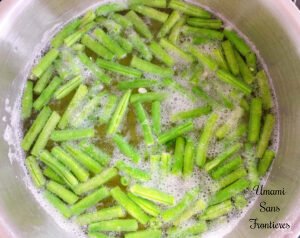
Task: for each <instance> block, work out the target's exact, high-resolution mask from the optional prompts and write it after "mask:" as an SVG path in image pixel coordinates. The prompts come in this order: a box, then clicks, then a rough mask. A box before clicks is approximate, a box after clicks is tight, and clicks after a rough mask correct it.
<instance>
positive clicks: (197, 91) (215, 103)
mask: <svg viewBox="0 0 300 238" xmlns="http://www.w3.org/2000/svg"><path fill="white" fill-rule="evenodd" d="M192 92H193V93H194V94H195V95H197V96H198V97H199V98H201V99H202V100H204V101H205V102H207V103H208V104H209V105H212V106H218V105H219V102H218V101H216V100H215V99H214V98H212V97H211V96H209V95H208V94H207V92H205V91H204V90H203V89H202V88H200V87H199V86H198V87H193V88H192Z"/></svg>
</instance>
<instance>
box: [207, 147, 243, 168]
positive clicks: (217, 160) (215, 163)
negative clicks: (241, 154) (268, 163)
mask: <svg viewBox="0 0 300 238" xmlns="http://www.w3.org/2000/svg"><path fill="white" fill-rule="evenodd" d="M242 147H243V145H242V144H241V143H236V144H234V145H232V146H230V147H228V148H226V150H224V151H223V152H222V153H220V154H219V155H218V156H217V157H216V158H214V159H213V160H211V161H209V162H207V163H206V164H205V165H204V169H205V170H206V171H207V172H210V171H211V170H212V169H214V168H215V167H217V166H218V165H219V164H220V163H222V162H223V161H225V160H227V159H228V158H229V157H230V156H232V155H233V154H235V153H236V152H238V151H239V150H240V149H241V148H242Z"/></svg>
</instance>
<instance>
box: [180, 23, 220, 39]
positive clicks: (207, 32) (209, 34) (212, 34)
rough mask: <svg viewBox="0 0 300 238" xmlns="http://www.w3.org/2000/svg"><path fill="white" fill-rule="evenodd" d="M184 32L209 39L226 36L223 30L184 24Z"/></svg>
mask: <svg viewBox="0 0 300 238" xmlns="http://www.w3.org/2000/svg"><path fill="white" fill-rule="evenodd" d="M182 33H183V34H184V35H187V36H194V37H201V38H204V39H209V40H223V38H224V34H223V32H220V31H217V30H212V29H206V28H197V27H192V26H183V27H182Z"/></svg>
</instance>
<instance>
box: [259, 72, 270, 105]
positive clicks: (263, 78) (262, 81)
mask: <svg viewBox="0 0 300 238" xmlns="http://www.w3.org/2000/svg"><path fill="white" fill-rule="evenodd" d="M256 78H257V83H258V87H259V92H260V96H261V98H262V103H263V108H264V109H265V110H268V109H270V108H272V107H273V101H272V94H271V90H270V85H269V82H268V78H267V75H266V73H265V71H263V70H261V71H259V72H258V73H257V74H256Z"/></svg>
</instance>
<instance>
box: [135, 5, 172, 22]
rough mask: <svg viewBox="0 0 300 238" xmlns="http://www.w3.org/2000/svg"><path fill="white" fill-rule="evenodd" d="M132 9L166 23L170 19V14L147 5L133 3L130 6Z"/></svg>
mask: <svg viewBox="0 0 300 238" xmlns="http://www.w3.org/2000/svg"><path fill="white" fill-rule="evenodd" d="M130 8H131V9H133V10H134V11H136V12H138V13H139V14H141V15H144V16H146V17H149V18H152V19H153V20H156V21H159V22H162V23H164V22H165V21H166V20H167V19H168V16H169V15H168V14H167V13H165V12H161V11H158V10H156V9H155V8H152V7H147V6H143V5H133V6H130Z"/></svg>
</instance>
